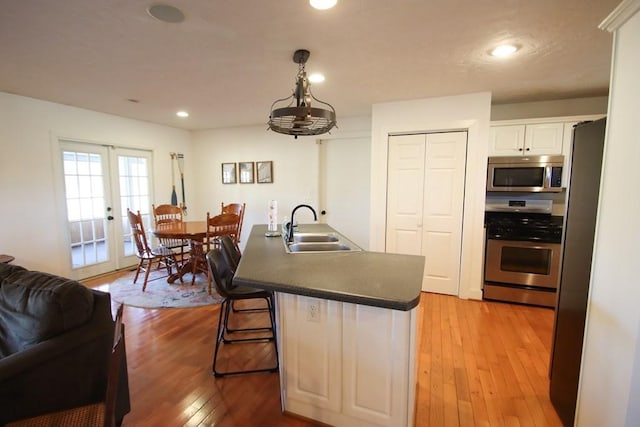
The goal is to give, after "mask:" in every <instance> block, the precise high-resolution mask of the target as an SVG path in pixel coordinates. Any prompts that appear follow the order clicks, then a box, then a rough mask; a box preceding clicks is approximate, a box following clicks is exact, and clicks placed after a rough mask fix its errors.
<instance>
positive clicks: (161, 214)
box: [151, 204, 189, 264]
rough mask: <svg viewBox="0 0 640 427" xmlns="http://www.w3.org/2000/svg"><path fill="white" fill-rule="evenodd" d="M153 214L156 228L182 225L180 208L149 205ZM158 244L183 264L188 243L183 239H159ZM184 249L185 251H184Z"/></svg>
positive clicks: (187, 252)
mask: <svg viewBox="0 0 640 427" xmlns="http://www.w3.org/2000/svg"><path fill="white" fill-rule="evenodd" d="M151 208H152V212H153V222H154V224H155V226H156V228H157V227H158V225H163V224H180V223H182V208H181V207H180V206H174V205H167V204H163V205H158V206H156V205H151ZM158 240H159V242H160V244H161V245H162V246H164V247H165V248H169V249H171V250H172V251H174V252H175V254H176V255H178V256H179V259H180V263H181V264H182V263H184V261H185V257H186V256H187V255H188V254H189V241H188V240H185V239H167V238H159V239H158ZM185 248H186V249H187V250H186V251H185Z"/></svg>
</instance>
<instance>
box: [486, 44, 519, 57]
mask: <svg viewBox="0 0 640 427" xmlns="http://www.w3.org/2000/svg"><path fill="white" fill-rule="evenodd" d="M517 50H518V47H517V46H515V45H512V44H501V45H500V46H496V47H495V48H494V49H493V50H492V51H491V55H492V56H496V57H498V58H504V57H506V56H511V55H513V54H514V53H516V51H517Z"/></svg>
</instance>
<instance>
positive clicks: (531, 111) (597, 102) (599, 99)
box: [491, 96, 608, 121]
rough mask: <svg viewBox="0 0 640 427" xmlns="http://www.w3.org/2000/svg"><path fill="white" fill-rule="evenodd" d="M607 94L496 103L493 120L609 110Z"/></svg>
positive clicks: (492, 109)
mask: <svg viewBox="0 0 640 427" xmlns="http://www.w3.org/2000/svg"><path fill="white" fill-rule="evenodd" d="M607 100H608V98H607V97H606V96H596V97H589V98H571V99H555V100H551V101H538V102H519V103H513V104H494V105H492V106H491V120H492V121H493V120H514V119H533V118H544V117H565V116H589V115H592V114H605V113H606V112H607Z"/></svg>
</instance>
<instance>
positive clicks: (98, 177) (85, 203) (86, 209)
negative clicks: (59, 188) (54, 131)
mask: <svg viewBox="0 0 640 427" xmlns="http://www.w3.org/2000/svg"><path fill="white" fill-rule="evenodd" d="M62 157H63V170H64V182H65V197H66V205H67V221H68V227H69V228H68V229H69V234H70V239H69V241H70V242H71V264H72V267H73V268H79V267H83V266H86V265H89V264H96V263H99V262H104V261H107V260H108V241H107V239H106V232H105V229H106V227H107V223H106V218H105V215H104V213H105V207H104V206H105V203H104V199H103V195H104V180H105V177H104V175H103V173H102V171H103V168H102V156H100V155H99V154H93V153H83V152H76V151H70V150H65V151H63V153H62Z"/></svg>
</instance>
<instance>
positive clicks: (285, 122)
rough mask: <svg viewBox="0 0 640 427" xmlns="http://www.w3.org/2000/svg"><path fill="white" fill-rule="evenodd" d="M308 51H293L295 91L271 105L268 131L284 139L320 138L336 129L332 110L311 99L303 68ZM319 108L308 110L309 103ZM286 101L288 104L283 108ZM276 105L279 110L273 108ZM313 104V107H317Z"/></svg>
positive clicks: (329, 105)
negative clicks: (276, 133) (295, 74)
mask: <svg viewBox="0 0 640 427" xmlns="http://www.w3.org/2000/svg"><path fill="white" fill-rule="evenodd" d="M309 55H310V53H309V51H308V50H305V49H299V50H296V51H295V53H294V54H293V62H295V63H296V64H298V75H297V77H296V88H295V91H294V92H293V94H291V96H288V97H286V98H282V99H278V100H277V101H275V102H274V103H273V104H271V113H270V114H269V129H271V130H272V131H274V132H278V133H282V134H285V135H293V136H294V137H295V138H298V136H299V135H302V136H309V135H320V134H323V133H327V132H329V131H330V130H331V129H332V128H333V127H334V126H335V125H336V110H335V109H334V108H333V107H332V106H331V104H328V103H326V102H322V101H320V100H319V99H318V98H316V97H315V96H313V94H312V93H311V88H310V86H309V80H308V79H307V72H306V71H305V69H304V65H305V64H306V62H307V59H309ZM312 100H313V101H314V102H315V103H317V104H319V106H316V107H312V106H311V101H312ZM287 101H288V104H287ZM276 104H280V107H278V108H276V107H277V105H276ZM317 104H316V105H317Z"/></svg>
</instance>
